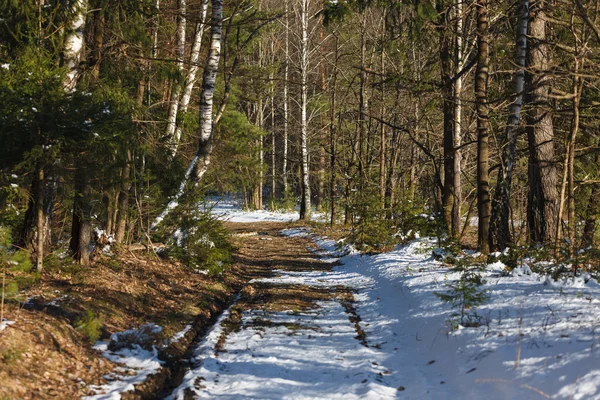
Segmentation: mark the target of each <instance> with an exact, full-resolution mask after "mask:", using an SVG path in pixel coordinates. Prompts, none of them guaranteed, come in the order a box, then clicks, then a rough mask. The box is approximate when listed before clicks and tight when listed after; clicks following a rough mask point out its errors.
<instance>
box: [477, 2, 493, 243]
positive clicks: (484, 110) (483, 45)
mask: <svg viewBox="0 0 600 400" xmlns="http://www.w3.org/2000/svg"><path fill="white" fill-rule="evenodd" d="M477 50H478V52H477V71H476V72H475V97H476V103H477V211H478V216H479V229H478V235H477V244H478V247H479V251H480V252H481V253H482V254H489V252H490V247H489V241H488V236H489V228H490V213H491V205H490V185H489V173H488V168H489V167H488V164H489V147H488V141H489V115H488V112H489V111H488V110H489V107H488V93H487V92H488V76H489V42H488V17H487V0H477Z"/></svg>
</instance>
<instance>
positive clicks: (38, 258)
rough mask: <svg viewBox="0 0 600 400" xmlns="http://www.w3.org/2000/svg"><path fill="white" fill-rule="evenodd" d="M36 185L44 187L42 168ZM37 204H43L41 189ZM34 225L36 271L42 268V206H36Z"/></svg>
mask: <svg viewBox="0 0 600 400" xmlns="http://www.w3.org/2000/svg"><path fill="white" fill-rule="evenodd" d="M36 178H37V180H38V186H39V187H44V168H39V171H38V176H37V177H36ZM36 203H37V204H44V194H43V193H42V191H41V190H38V193H37V197H36ZM36 227H37V232H36V233H37V238H36V246H35V250H36V263H35V265H36V269H37V272H42V269H43V268H44V210H43V208H42V207H38V209H37V215H36Z"/></svg>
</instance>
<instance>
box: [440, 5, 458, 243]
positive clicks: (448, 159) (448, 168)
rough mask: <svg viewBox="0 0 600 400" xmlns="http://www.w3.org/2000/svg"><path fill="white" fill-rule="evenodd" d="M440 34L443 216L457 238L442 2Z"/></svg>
mask: <svg viewBox="0 0 600 400" xmlns="http://www.w3.org/2000/svg"><path fill="white" fill-rule="evenodd" d="M438 14H439V15H440V17H439V18H440V19H439V25H440V27H439V30H440V61H441V69H440V71H441V85H442V97H443V105H442V108H443V114H444V127H443V136H444V138H443V147H444V192H443V205H442V207H443V214H444V221H445V223H446V228H447V230H448V235H449V237H451V238H456V236H457V235H458V230H457V229H455V228H456V226H457V225H458V224H457V222H459V221H455V214H456V211H458V208H457V207H456V188H455V186H454V183H455V179H454V175H455V173H456V170H455V168H456V163H455V151H454V112H455V108H454V100H455V99H454V94H455V91H454V85H453V84H452V76H451V75H452V60H451V56H450V30H449V29H448V21H447V19H448V10H447V9H446V8H445V4H444V2H443V1H440V2H438Z"/></svg>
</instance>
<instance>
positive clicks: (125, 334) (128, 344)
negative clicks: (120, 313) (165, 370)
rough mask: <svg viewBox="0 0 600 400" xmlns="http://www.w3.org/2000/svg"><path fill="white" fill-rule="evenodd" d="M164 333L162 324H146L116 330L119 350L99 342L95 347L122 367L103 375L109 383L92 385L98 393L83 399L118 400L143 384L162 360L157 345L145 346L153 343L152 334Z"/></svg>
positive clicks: (115, 340) (158, 367) (115, 341)
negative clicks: (111, 348) (137, 327)
mask: <svg viewBox="0 0 600 400" xmlns="http://www.w3.org/2000/svg"><path fill="white" fill-rule="evenodd" d="M161 332H162V327H161V326H159V325H156V324H153V323H146V324H143V325H142V326H140V328H139V329H127V330H125V331H122V332H117V333H113V334H112V335H111V337H110V340H111V342H110V343H112V344H113V345H114V347H113V348H116V349H117V350H109V344H110V343H109V342H103V341H99V342H97V343H96V344H95V345H94V346H93V348H94V349H96V350H98V351H100V352H101V353H102V355H103V356H104V358H106V359H108V360H110V361H112V362H114V363H117V364H120V365H121V366H119V367H117V368H116V369H115V372H112V373H110V374H108V375H106V376H105V377H104V378H105V379H106V380H107V381H108V382H107V383H106V384H104V385H90V386H89V389H90V390H91V391H93V392H94V393H95V394H94V395H92V396H86V397H83V400H118V399H120V398H121V394H122V393H124V392H129V391H133V390H135V385H136V384H140V383H143V382H144V381H145V380H146V378H147V377H148V376H149V375H152V374H155V373H156V372H158V370H159V369H160V368H161V367H162V364H163V362H162V361H161V360H160V359H159V358H158V351H157V350H156V347H154V346H153V345H151V346H146V347H150V348H149V349H146V348H144V347H142V346H143V345H144V344H148V343H151V341H152V336H153V335H158V334H160V333H161ZM184 334H185V333H184ZM182 336H183V335H182ZM179 339H180V338H177V339H176V340H179ZM171 340H175V338H172V339H171Z"/></svg>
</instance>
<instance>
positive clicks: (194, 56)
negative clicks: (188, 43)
mask: <svg viewBox="0 0 600 400" xmlns="http://www.w3.org/2000/svg"><path fill="white" fill-rule="evenodd" d="M208 3H209V0H203V1H202V8H201V9H200V22H198V24H197V25H196V34H195V36H194V42H193V43H192V51H191V53H190V69H189V70H188V73H187V76H186V78H185V86H184V89H183V94H182V95H181V101H180V102H179V109H178V113H179V115H183V114H185V113H186V112H187V110H188V106H189V104H190V99H191V98H192V92H193V91H194V87H195V86H196V75H197V74H198V70H199V68H200V63H199V59H200V49H201V48H202V37H203V36H204V30H205V26H206V13H207V11H208ZM181 125H182V124H181V123H177V127H176V128H175V136H174V141H175V144H176V146H177V147H176V149H175V151H177V148H178V146H179V143H180V142H181V137H182V134H183V128H182V126H181Z"/></svg>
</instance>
